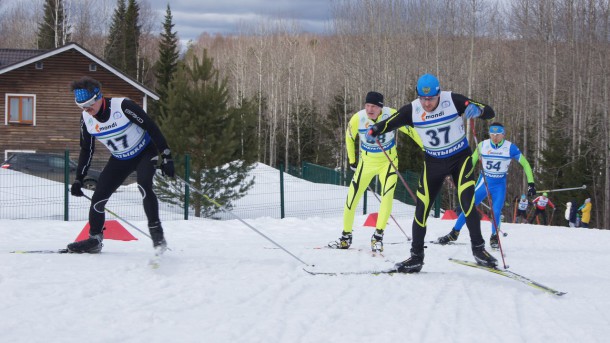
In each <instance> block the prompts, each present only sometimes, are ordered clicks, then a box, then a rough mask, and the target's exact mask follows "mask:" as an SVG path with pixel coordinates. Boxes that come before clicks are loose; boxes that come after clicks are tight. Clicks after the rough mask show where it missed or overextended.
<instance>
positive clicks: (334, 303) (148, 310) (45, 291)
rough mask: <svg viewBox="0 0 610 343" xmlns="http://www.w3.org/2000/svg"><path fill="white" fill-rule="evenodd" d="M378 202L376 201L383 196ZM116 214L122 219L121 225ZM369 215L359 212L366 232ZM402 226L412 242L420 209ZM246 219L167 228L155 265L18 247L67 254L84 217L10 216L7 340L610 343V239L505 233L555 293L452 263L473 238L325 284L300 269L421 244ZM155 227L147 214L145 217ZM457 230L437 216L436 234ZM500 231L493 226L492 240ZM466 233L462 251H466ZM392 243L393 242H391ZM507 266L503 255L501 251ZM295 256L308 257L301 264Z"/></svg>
mask: <svg viewBox="0 0 610 343" xmlns="http://www.w3.org/2000/svg"><path fill="white" fill-rule="evenodd" d="M373 200H374V198H373ZM109 219H110V218H109ZM365 219H366V217H365V216H363V215H358V216H357V217H356V223H357V224H358V225H361V224H362V223H363V222H364V221H365ZM396 219H397V220H398V222H399V223H400V224H401V226H402V228H403V229H404V230H405V231H406V232H407V233H408V234H409V235H410V234H411V220H412V217H410V216H409V215H406V214H405V215H398V216H397V218H396ZM246 222H247V223H248V224H249V225H251V226H252V227H254V228H256V229H257V230H259V231H260V232H261V233H263V234H265V235H266V236H268V237H269V238H271V239H272V240H274V241H275V242H277V243H279V244H280V245H282V246H283V247H284V248H285V249H287V250H288V251H290V252H291V253H293V254H294V255H295V256H297V257H298V259H297V258H294V257H292V256H290V255H289V254H287V253H286V252H284V251H282V250H281V249H277V248H276V247H275V246H274V245H273V244H272V243H271V242H269V241H267V240H266V239H265V238H263V237H261V236H260V235H259V234H257V233H256V232H255V231H254V230H252V229H251V228H249V227H247V226H245V225H244V224H243V223H241V222H239V221H238V220H225V221H218V220H189V221H182V220H166V221H164V227H165V230H166V236H167V240H168V242H169V245H170V247H171V249H172V251H169V252H168V253H167V254H166V256H165V259H164V260H163V261H162V265H161V268H159V269H156V270H153V269H151V268H149V267H148V265H147V263H148V259H149V257H150V256H151V254H152V247H151V243H150V241H149V239H148V238H147V237H145V236H143V235H142V234H140V233H139V232H137V231H135V230H132V229H131V228H130V227H129V226H128V225H125V227H126V228H127V229H128V230H129V231H130V232H131V233H132V234H133V235H134V236H136V237H138V238H139V240H137V241H130V242H123V241H114V240H105V241H104V244H105V246H104V249H103V252H102V253H101V254H99V255H68V254H12V253H9V252H10V251H13V250H34V249H57V248H63V247H65V245H66V244H67V243H69V242H70V241H73V240H74V238H76V236H77V235H78V234H79V232H80V231H81V229H82V228H83V226H84V224H85V222H83V221H71V222H64V221H60V220H0V237H2V239H1V240H0V256H1V257H0V258H1V260H0V294H1V296H0V318H2V319H1V320H0V342H80V341H87V342H163V343H167V342H349V343H352V342H492V341H493V342H606V341H607V340H608V337H610V317H609V316H608V314H609V313H610V292H609V290H610V274H609V273H608V272H607V270H608V267H607V266H608V263H609V262H610V249H609V247H610V231H607V230H596V229H591V230H587V229H580V228H579V229H570V228H567V227H543V226H534V225H517V224H503V229H504V230H505V231H506V232H507V233H508V236H507V237H503V238H502V244H503V247H504V250H505V252H506V263H507V264H509V265H510V270H513V271H514V272H517V273H519V274H523V275H525V276H527V277H529V278H531V279H534V280H536V281H538V282H540V283H542V284H545V285H548V286H551V287H553V288H556V289H558V290H561V291H565V292H567V294H566V295H564V296H563V297H557V296H552V295H549V294H546V293H542V292H540V291H538V290H536V289H533V288H531V287H528V286H526V285H523V284H521V283H518V282H516V281H513V280H509V279H506V278H503V277H501V276H497V275H494V274H491V273H488V272H485V271H480V270H477V269H473V268H468V267H464V266H460V265H456V264H454V263H452V262H450V261H448V259H449V258H451V257H453V258H461V259H472V255H471V253H470V247H469V246H468V245H455V246H439V245H433V244H429V245H428V248H427V249H426V258H425V266H424V269H423V270H422V273H420V274H417V275H393V276H390V275H380V276H373V275H352V276H320V275H318V276H313V275H309V274H307V273H306V272H304V271H303V270H302V269H303V267H306V264H307V265H315V267H308V268H311V269H313V270H318V271H359V270H370V269H380V268H387V267H390V266H392V265H393V263H395V262H397V261H401V260H403V259H405V258H406V257H407V256H408V251H409V248H410V243H408V242H405V241H406V238H405V236H404V235H403V233H402V232H401V231H400V230H399V229H398V228H397V227H396V225H395V224H394V223H393V222H390V224H389V225H388V227H387V231H386V235H385V242H386V246H385V252H384V255H385V257H379V256H377V257H373V256H371V254H370V253H369V252H368V250H369V249H370V248H369V241H370V236H371V235H372V233H373V228H371V227H362V226H357V227H356V228H355V230H354V243H353V247H354V249H350V250H331V249H315V248H318V247H322V246H324V245H326V243H328V242H329V241H332V240H335V239H337V238H338V236H339V234H340V232H341V228H342V224H341V223H342V217H341V216H340V215H336V216H334V217H316V216H311V217H309V218H306V219H298V218H287V219H274V218H270V217H260V218H254V219H247V220H246ZM132 223H133V224H135V225H136V226H137V227H139V228H143V229H145V228H146V222H145V221H143V220H142V221H133V222H132ZM452 224H453V221H444V220H439V219H434V218H431V219H430V220H429V228H428V234H427V239H429V240H431V239H434V238H436V237H438V236H440V235H443V234H446V233H447V232H449V230H450V229H451V227H452ZM489 225H490V224H489V222H483V224H482V227H483V233H484V236H485V237H486V238H488V237H489V233H490V226H489ZM467 241H468V235H467V231H464V232H463V233H462V236H461V237H460V239H459V242H467ZM389 243H396V244H389ZM494 254H495V255H496V257H498V259H500V256H499V253H497V252H494ZM299 260H301V261H303V262H304V263H303V262H300V261H299Z"/></svg>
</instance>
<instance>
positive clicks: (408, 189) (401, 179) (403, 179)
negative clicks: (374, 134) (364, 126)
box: [375, 138, 417, 204]
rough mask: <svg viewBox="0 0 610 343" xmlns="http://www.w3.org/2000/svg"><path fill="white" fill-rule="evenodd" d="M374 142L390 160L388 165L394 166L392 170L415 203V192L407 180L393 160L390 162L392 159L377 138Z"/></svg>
mask: <svg viewBox="0 0 610 343" xmlns="http://www.w3.org/2000/svg"><path fill="white" fill-rule="evenodd" d="M375 142H377V145H379V149H381V151H383V154H384V155H385V157H386V158H387V159H388V161H390V165H392V168H394V170H395V171H396V175H398V177H399V178H400V181H402V184H403V185H405V188H406V189H407V191H409V194H410V195H411V198H412V199H413V202H415V203H416V204H417V198H416V197H415V194H413V191H412V190H411V188H410V187H409V185H408V184H407V181H405V178H404V177H402V174H400V171H398V168H397V167H396V165H394V162H392V159H391V158H390V156H389V155H388V153H387V152H386V151H385V149H384V148H383V146H382V145H381V142H379V138H375Z"/></svg>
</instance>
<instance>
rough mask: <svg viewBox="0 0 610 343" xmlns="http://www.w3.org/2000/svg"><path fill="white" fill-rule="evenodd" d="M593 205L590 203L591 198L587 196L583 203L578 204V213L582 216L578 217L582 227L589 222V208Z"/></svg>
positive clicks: (587, 225)
mask: <svg viewBox="0 0 610 343" xmlns="http://www.w3.org/2000/svg"><path fill="white" fill-rule="evenodd" d="M592 207H593V205H591V198H587V199H586V200H585V203H584V204H582V206H580V207H579V208H578V211H580V213H582V218H581V219H580V221H581V226H582V227H587V228H588V227H589V222H590V221H591V208H592Z"/></svg>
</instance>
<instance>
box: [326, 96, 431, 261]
mask: <svg viewBox="0 0 610 343" xmlns="http://www.w3.org/2000/svg"><path fill="white" fill-rule="evenodd" d="M394 113H396V110H395V109H393V108H390V107H385V106H384V105H383V95H382V94H381V93H378V92H369V93H368V94H367V95H366V100H365V105H364V109H362V110H360V111H358V112H357V113H355V114H354V115H353V116H352V118H351V119H350V121H349V124H348V126H347V131H346V133H345V145H346V147H347V156H348V159H349V164H350V168H351V169H352V170H354V177H353V179H352V181H351V183H350V187H349V191H348V193H347V200H346V202H345V208H344V210H343V232H342V234H341V237H340V238H339V240H338V241H333V242H331V243H329V244H328V246H329V247H331V248H336V249H347V248H349V247H350V245H351V244H352V225H353V224H354V215H355V212H356V207H357V206H358V202H359V201H360V198H361V197H362V195H363V194H364V191H365V190H366V189H367V187H368V186H369V184H370V183H371V180H372V179H373V177H374V176H375V175H379V182H380V183H381V205H380V207H379V214H378V216H377V225H376V230H375V233H374V234H373V236H372V237H371V249H372V251H374V252H381V251H383V233H384V230H385V227H386V224H387V222H388V218H389V217H390V214H391V212H392V201H393V199H394V190H395V189H396V182H397V178H398V177H397V175H396V171H395V170H394V167H392V164H390V161H389V160H388V157H386V156H385V154H384V151H385V152H386V153H387V154H388V156H389V157H390V159H392V162H393V164H394V166H396V168H398V155H397V152H396V131H391V132H386V133H385V134H383V135H380V136H379V137H377V138H378V139H379V144H381V146H382V147H383V150H382V149H381V148H380V147H379V145H378V144H377V141H376V140H375V139H374V138H372V137H370V136H368V135H367V134H366V133H367V131H368V130H369V126H370V125H373V124H375V123H377V122H378V121H381V120H384V119H386V118H389V117H390V116H391V115H393V114H394ZM399 131H402V132H404V133H405V134H406V135H408V136H409V137H411V138H412V139H413V141H415V143H416V144H417V145H418V146H419V147H420V148H422V149H423V145H422V141H421V138H420V137H419V135H418V134H417V132H416V131H415V130H414V129H413V128H412V127H410V126H403V127H401V128H399ZM356 137H358V138H359V139H360V160H359V161H356Z"/></svg>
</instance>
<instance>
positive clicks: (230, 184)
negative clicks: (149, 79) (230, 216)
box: [159, 51, 256, 217]
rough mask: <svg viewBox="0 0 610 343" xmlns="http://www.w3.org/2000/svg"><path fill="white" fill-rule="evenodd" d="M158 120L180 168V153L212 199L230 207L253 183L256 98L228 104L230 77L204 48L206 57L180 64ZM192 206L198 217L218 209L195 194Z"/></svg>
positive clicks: (195, 180) (196, 183)
mask: <svg viewBox="0 0 610 343" xmlns="http://www.w3.org/2000/svg"><path fill="white" fill-rule="evenodd" d="M159 123H160V126H161V128H162V130H163V132H164V134H165V136H166V138H167V139H168V141H169V143H170V145H171V147H172V150H173V151H174V154H175V156H176V158H175V160H176V162H177V170H179V171H180V170H184V166H183V165H182V159H183V158H181V156H184V155H185V154H189V155H190V156H191V161H192V162H191V174H190V181H191V183H192V185H193V186H194V187H197V188H198V189H199V190H201V191H202V192H204V193H205V194H206V195H207V196H208V197H209V198H211V199H213V200H214V201H216V202H218V203H220V204H222V205H223V206H224V207H225V208H226V209H231V207H232V201H234V200H237V199H239V198H241V197H242V196H244V195H245V192H246V191H247V190H248V189H249V188H250V187H251V186H252V184H253V179H252V178H251V177H249V176H248V172H249V171H250V170H251V169H252V164H253V163H254V162H255V160H256V106H255V103H254V102H253V101H250V100H243V101H242V103H241V106H239V107H231V106H229V105H228V90H227V81H226V79H225V80H220V78H219V75H218V70H216V69H214V65H213V60H212V59H211V58H208V56H207V52H206V51H204V54H203V57H202V58H198V57H191V58H188V59H187V60H186V61H184V62H181V63H179V64H178V71H177V73H176V77H175V78H174V79H173V81H172V82H171V83H170V86H169V88H168V90H167V98H166V100H165V101H164V102H163V105H162V106H161V116H160V118H159ZM180 196H181V197H183V196H184V195H183V194H180ZM191 207H192V208H194V210H195V216H203V217H209V216H212V215H213V214H215V213H216V212H218V211H219V209H218V208H217V207H216V206H215V205H213V204H212V203H211V202H210V201H208V200H207V199H206V198H205V197H202V196H200V195H198V194H194V193H191Z"/></svg>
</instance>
